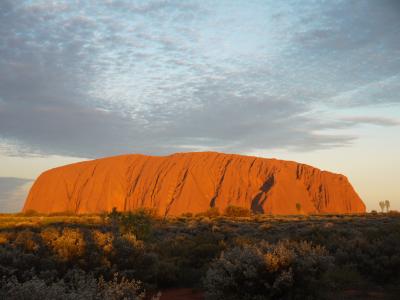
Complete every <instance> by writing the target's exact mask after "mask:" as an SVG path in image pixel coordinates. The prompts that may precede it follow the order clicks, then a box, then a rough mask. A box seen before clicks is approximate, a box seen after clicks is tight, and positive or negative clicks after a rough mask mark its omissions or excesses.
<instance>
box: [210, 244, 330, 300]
mask: <svg viewBox="0 0 400 300" xmlns="http://www.w3.org/2000/svg"><path fill="white" fill-rule="evenodd" d="M331 264H332V257H331V256H329V254H328V252H327V251H326V250H325V249H324V248H322V247H320V246H314V245H313V244H311V243H308V242H299V243H294V242H289V241H283V242H279V243H277V244H268V243H265V242H262V243H260V244H258V245H251V246H242V247H235V248H233V249H231V250H229V251H226V252H224V253H222V254H221V256H220V257H219V259H217V260H215V261H214V262H213V263H212V264H211V266H210V269H209V270H208V271H207V275H206V277H205V280H204V286H205V288H206V298H207V299H231V300H234V299H254V300H256V299H305V298H308V299H312V298H313V297H315V298H316V297H317V295H318V292H320V290H321V287H322V286H323V284H322V283H323V282H322V279H321V278H322V276H323V274H324V273H325V272H326V271H327V270H328V269H329V267H330V266H331Z"/></svg>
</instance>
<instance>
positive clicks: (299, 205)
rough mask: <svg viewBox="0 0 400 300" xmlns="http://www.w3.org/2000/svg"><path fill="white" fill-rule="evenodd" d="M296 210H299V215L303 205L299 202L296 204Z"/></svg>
mask: <svg viewBox="0 0 400 300" xmlns="http://www.w3.org/2000/svg"><path fill="white" fill-rule="evenodd" d="M296 209H297V212H298V213H300V212H301V203H299V202H297V203H296Z"/></svg>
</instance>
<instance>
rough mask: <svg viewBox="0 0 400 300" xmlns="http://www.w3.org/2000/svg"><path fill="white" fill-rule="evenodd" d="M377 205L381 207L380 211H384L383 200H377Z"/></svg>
mask: <svg viewBox="0 0 400 300" xmlns="http://www.w3.org/2000/svg"><path fill="white" fill-rule="evenodd" d="M379 206H380V207H381V211H382V212H384V209H385V201H379Z"/></svg>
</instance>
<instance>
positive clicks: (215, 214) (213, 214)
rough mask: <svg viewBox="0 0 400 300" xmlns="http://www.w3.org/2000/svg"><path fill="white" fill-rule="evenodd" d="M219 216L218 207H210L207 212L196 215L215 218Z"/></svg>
mask: <svg viewBox="0 0 400 300" xmlns="http://www.w3.org/2000/svg"><path fill="white" fill-rule="evenodd" d="M219 215H220V213H219V209H218V207H210V208H209V209H208V210H206V211H204V212H201V213H198V214H196V216H199V217H208V218H215V217H218V216H219Z"/></svg>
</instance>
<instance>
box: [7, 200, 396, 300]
mask: <svg viewBox="0 0 400 300" xmlns="http://www.w3.org/2000/svg"><path fill="white" fill-rule="evenodd" d="M0 276H1V283H0V284H1V288H0V298H1V299H3V298H5V299H41V300H44V299H124V298H127V299H148V298H149V297H150V295H155V294H156V293H157V292H158V291H160V290H161V291H162V290H164V289H169V288H193V289H198V290H201V291H204V296H205V298H206V299H338V297H339V298H340V299H368V298H369V299H398V296H399V293H400V290H399V288H398V286H399V284H400V215H399V214H397V213H389V214H366V215H354V216H350V215H329V216H287V217H285V216H275V217H274V216H267V215H255V216H250V214H249V213H248V212H246V211H243V210H240V209H237V208H234V207H231V208H229V209H227V210H226V211H225V212H224V215H222V216H221V215H220V214H219V212H218V211H217V210H215V209H214V210H213V211H210V212H206V213H204V214H202V215H197V216H193V215H191V214H186V215H183V216H181V217H175V218H167V219H163V218H158V217H157V216H156V215H155V214H154V212H152V211H149V210H138V211H135V212H132V213H124V214H122V213H119V212H117V211H113V212H111V213H110V214H103V215H81V216H75V215H38V214H35V213H33V212H31V213H30V214H29V215H1V216H0ZM145 291H147V298H146V296H145Z"/></svg>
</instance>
